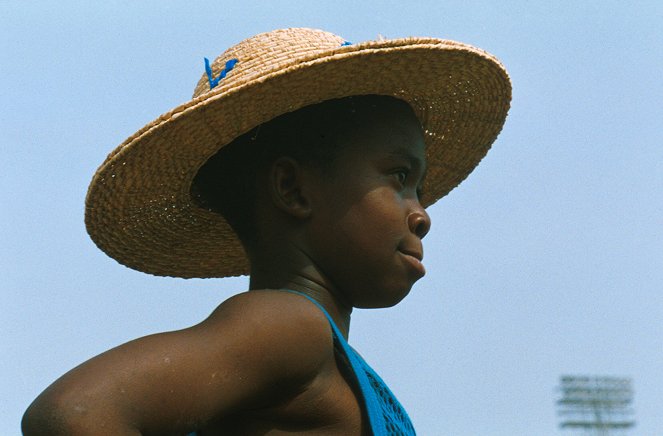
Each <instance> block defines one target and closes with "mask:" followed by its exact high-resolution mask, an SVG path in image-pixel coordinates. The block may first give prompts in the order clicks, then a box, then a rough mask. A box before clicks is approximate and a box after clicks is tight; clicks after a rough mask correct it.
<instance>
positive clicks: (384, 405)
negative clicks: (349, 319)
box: [284, 289, 416, 436]
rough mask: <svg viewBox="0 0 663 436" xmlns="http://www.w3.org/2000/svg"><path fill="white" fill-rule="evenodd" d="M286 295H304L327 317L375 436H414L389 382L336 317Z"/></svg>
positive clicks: (291, 291) (319, 305) (298, 293)
mask: <svg viewBox="0 0 663 436" xmlns="http://www.w3.org/2000/svg"><path fill="white" fill-rule="evenodd" d="M284 291H286V292H290V293H293V294H297V295H301V296H303V297H304V298H307V299H308V300H309V301H311V302H312V303H313V304H315V305H316V306H317V307H318V308H319V309H320V310H321V311H322V313H324V314H325V316H326V317H327V320H328V321H329V325H330V326H331V328H332V333H333V339H334V342H335V343H336V344H337V346H340V351H342V352H343V355H344V356H345V358H346V359H347V360H348V362H349V363H350V366H351V368H350V369H351V370H352V373H353V374H354V376H355V379H356V381H357V384H358V385H359V389H360V391H361V395H362V399H363V401H364V408H365V410H366V415H367V416H368V421H369V424H370V427H371V430H372V432H373V435H375V436H412V435H415V434H416V433H415V431H414V427H413V425H412V422H411V421H410V418H409V416H408V415H407V412H406V411H405V409H404V408H403V406H402V405H401V404H400V403H399V401H398V400H397V399H396V396H395V395H394V394H393V393H392V392H391V390H390V389H389V387H388V386H387V385H386V383H385V382H384V381H383V380H382V379H381V378H380V376H379V375H378V374H377V373H376V372H375V371H374V370H373V368H371V367H370V366H369V365H368V363H366V361H365V360H364V359H363V358H362V357H361V356H360V355H359V353H357V351H355V350H354V348H352V347H351V346H350V344H348V341H346V340H345V337H344V336H343V334H342V333H341V331H340V330H339V329H338V327H337V326H336V323H335V322H334V320H333V318H332V317H331V315H329V313H328V312H327V310H326V309H325V308H324V307H323V306H322V305H321V304H320V303H318V302H317V301H316V300H315V299H314V298H312V297H310V296H308V295H306V294H304V293H302V292H297V291H293V290H290V289H284Z"/></svg>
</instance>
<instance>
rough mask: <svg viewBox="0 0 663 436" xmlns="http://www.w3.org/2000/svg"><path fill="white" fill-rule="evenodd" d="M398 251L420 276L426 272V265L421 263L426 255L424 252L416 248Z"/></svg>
mask: <svg viewBox="0 0 663 436" xmlns="http://www.w3.org/2000/svg"><path fill="white" fill-rule="evenodd" d="M398 252H399V253H400V254H401V256H402V257H403V259H404V260H405V262H406V263H407V264H408V266H409V267H410V268H411V269H412V270H413V271H414V272H415V273H416V275H417V276H419V278H421V277H423V276H424V275H425V274H426V268H425V267H424V264H423V263H421V261H422V259H423V257H424V255H423V253H422V252H420V251H414V250H399V251H398Z"/></svg>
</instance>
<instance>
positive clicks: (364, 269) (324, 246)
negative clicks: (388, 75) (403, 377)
mask: <svg viewBox="0 0 663 436" xmlns="http://www.w3.org/2000/svg"><path fill="white" fill-rule="evenodd" d="M344 141H347V142H346V146H345V147H343V150H342V151H341V152H340V153H339V156H338V157H337V159H336V161H335V162H334V163H333V164H331V166H330V168H328V169H326V170H325V171H321V170H320V168H318V167H316V165H314V164H307V165H303V164H300V163H299V162H297V161H296V160H294V159H292V158H290V157H287V156H284V157H281V158H279V159H278V160H276V161H275V162H274V163H273V165H272V166H271V167H270V168H269V170H268V171H266V172H265V173H264V174H262V175H261V176H260V181H261V183H259V187H260V188H259V189H258V192H257V204H258V207H257V210H256V213H257V217H258V219H257V222H258V231H259V232H260V233H259V234H260V235H261V237H260V238H259V242H257V243H256V244H255V245H254V246H253V247H250V248H249V249H248V254H249V258H250V261H251V271H252V274H251V281H250V289H251V290H250V291H249V292H245V293H242V294H239V295H237V296H235V297H232V298H230V299H228V300H227V301H225V302H223V303H222V304H221V305H220V306H219V307H218V308H217V309H216V310H215V311H214V312H213V313H212V314H211V315H210V316H209V317H208V318H207V319H206V320H204V321H203V322H201V323H200V324H198V325H195V326H193V327H190V328H188V329H184V330H180V331H176V332H169V333H162V334H157V335H152V336H147V337H144V338H141V339H137V340H135V341H132V342H129V343H127V344H124V345H121V346H119V347H117V348H114V349H112V350H110V351H107V352H106V353H103V354H101V355H99V356H97V357H95V358H93V359H91V360H89V361H87V362H85V363H83V364H82V365H80V366H78V367H77V368H75V369H73V370H71V371H70V372H68V373H67V374H65V375H64V376H63V377H61V378H60V379H59V380H57V381H56V382H55V383H53V384H52V385H51V386H50V387H48V388H47V389H46V390H45V391H44V392H43V393H42V394H41V395H40V396H39V397H38V398H37V399H36V400H35V401H34V402H33V404H32V405H31V406H30V407H29V408H28V410H27V411H26V414H25V416H24V420H23V431H24V433H25V434H27V435H39V434H48V435H57V434H67V435H88V434H90V435H125V434H126V435H132V434H135V435H137V434H160V435H171V434H172V435H181V434H186V433H188V432H191V431H194V430H198V431H199V432H200V433H201V434H203V435H205V434H210V435H214V434H233V435H285V434H292V433H299V434H307V435H364V434H369V430H368V428H367V421H366V417H365V414H364V411H363V410H362V405H361V402H360V398H361V397H360V396H359V394H358V392H357V391H356V388H355V387H354V384H353V382H352V381H351V380H352V379H351V377H350V375H349V374H347V370H345V369H344V365H343V364H342V362H341V361H340V360H339V357H338V356H337V355H336V354H335V353H334V350H333V340H332V333H331V328H330V326H329V323H328V321H327V319H326V317H325V316H324V314H323V313H322V312H321V311H320V310H319V309H318V308H317V307H316V306H315V305H314V304H313V303H312V302H310V301H308V300H307V299H305V298H303V297H302V296H300V295H296V294H293V293H289V292H283V291H282V289H291V290H295V291H298V292H301V293H304V294H307V295H309V296H311V297H313V298H314V299H315V300H316V301H318V302H319V303H320V304H322V305H323V307H325V309H326V310H327V311H328V313H329V314H330V315H331V316H332V318H333V319H334V321H335V323H336V324H337V326H338V327H339V328H340V330H341V331H342V333H343V334H344V336H346V337H347V335H348V331H349V326H350V315H351V312H352V308H353V307H389V306H393V305H394V304H396V303H398V302H399V301H400V300H401V299H403V298H404V297H405V296H406V295H407V294H408V293H409V291H410V289H411V287H412V285H413V284H414V282H415V281H416V280H418V279H419V278H421V277H422V276H423V274H424V269H423V265H422V264H421V258H422V256H423V249H422V244H421V239H422V238H423V237H424V236H425V235H426V233H427V232H428V229H429V227H430V218H429V217H428V215H427V214H426V211H425V210H424V209H423V207H422V206H421V204H420V203H419V199H418V189H419V186H420V185H421V183H422V181H423V178H424V173H425V155H424V143H423V135H422V132H421V128H420V125H419V123H418V121H417V119H416V118H415V117H414V115H413V114H412V113H411V112H409V111H404V110H391V109H390V110H387V109H376V113H375V116H373V117H372V120H370V121H369V122H367V123H365V124H364V125H362V126H360V127H358V128H353V129H352V130H349V131H347V134H344Z"/></svg>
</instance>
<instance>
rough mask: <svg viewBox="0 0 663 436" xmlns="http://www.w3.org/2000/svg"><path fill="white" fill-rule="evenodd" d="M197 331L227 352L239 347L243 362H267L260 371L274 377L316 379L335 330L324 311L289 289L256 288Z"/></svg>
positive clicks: (225, 306)
mask: <svg viewBox="0 0 663 436" xmlns="http://www.w3.org/2000/svg"><path fill="white" fill-rule="evenodd" d="M198 329H200V330H201V334H202V335H203V336H207V337H208V338H207V340H206V342H207V344H208V345H212V344H218V346H219V347H220V348H221V349H220V350H219V351H224V356H226V357H227V351H228V350H230V349H235V348H236V350H237V351H238V353H239V352H241V354H242V355H243V356H244V358H241V357H240V358H239V361H240V362H241V361H245V362H246V363H250V364H251V366H253V365H255V363H256V362H257V363H258V364H268V365H269V368H262V370H263V371H264V370H268V371H269V373H270V374H271V375H272V376H276V377H278V376H279V374H280V373H281V372H282V370H285V372H286V373H287V374H286V376H297V375H298V376H299V377H302V378H304V379H306V378H308V377H314V376H315V375H316V374H317V372H318V371H319V370H320V368H321V367H322V366H324V365H325V364H327V363H328V362H329V361H330V359H333V353H334V350H333V336H332V330H331V326H330V324H329V321H328V320H327V318H326V316H325V314H324V313H323V312H322V311H321V310H320V308H318V307H317V306H316V305H315V304H314V303H313V302H311V301H309V300H308V299H307V298H305V297H303V296H301V295H297V294H295V293H291V292H284V291H275V290H255V291H249V292H245V293H242V294H238V295H235V296H234V297H231V298H229V299H228V300H226V301H225V302H223V303H222V304H221V305H219V307H217V309H216V310H215V311H214V312H213V313H212V314H211V315H210V316H209V318H208V319H206V320H205V321H203V322H202V323H201V324H199V326H197V327H194V331H195V330H198ZM249 360H251V362H248V361H249ZM280 370H281V371H280ZM297 373H298V374H297Z"/></svg>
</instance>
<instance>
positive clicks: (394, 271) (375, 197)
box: [309, 109, 430, 307]
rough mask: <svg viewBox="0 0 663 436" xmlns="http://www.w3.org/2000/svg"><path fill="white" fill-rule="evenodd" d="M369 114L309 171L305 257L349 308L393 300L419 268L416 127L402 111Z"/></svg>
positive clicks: (423, 219) (420, 169)
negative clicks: (328, 162)
mask: <svg viewBox="0 0 663 436" xmlns="http://www.w3.org/2000/svg"><path fill="white" fill-rule="evenodd" d="M377 112H378V113H376V115H375V117H373V118H374V119H372V120H371V121H369V122H368V123H364V124H363V125H362V126H360V127H359V128H356V129H353V130H352V131H350V132H348V134H347V135H343V140H344V141H345V144H346V145H345V147H343V149H342V151H341V152H339V155H338V157H337V160H336V161H335V162H334V163H333V165H332V169H331V171H330V172H329V173H325V174H320V175H319V176H318V177H317V180H316V182H315V184H314V185H315V190H314V192H315V193H316V195H315V196H313V200H312V206H313V209H312V211H313V213H312V219H311V226H310V227H309V231H310V233H309V236H310V239H309V240H310V241H312V242H313V245H312V247H311V248H312V249H313V251H314V252H313V253H311V254H312V255H313V259H314V261H315V262H317V264H318V266H319V267H320V268H321V270H322V271H323V273H324V274H325V275H326V276H327V277H328V278H329V279H330V280H331V281H332V283H333V284H334V285H335V286H336V288H337V289H338V290H339V291H340V292H342V293H343V297H344V298H345V299H346V300H347V301H348V302H350V303H351V304H352V305H353V306H355V307H389V306H393V305H394V304H396V303H398V302H399V301H400V300H401V299H403V298H404V297H405V296H406V295H407V294H408V292H409V291H410V288H411V287H412V285H413V284H414V282H415V281H417V280H418V279H420V278H421V277H422V276H423V275H424V273H425V271H424V268H423V265H422V264H421V258H422V256H423V246H422V242H421V240H422V238H423V237H424V236H425V235H426V233H427V232H428V229H429V227H430V217H429V216H428V214H427V213H426V211H425V210H424V208H423V207H422V206H421V204H420V203H419V198H418V194H417V192H418V188H419V187H420V186H421V184H422V182H423V177H424V172H425V165H426V161H425V149H424V140H423V134H422V131H421V127H420V124H419V122H418V120H417V119H416V118H415V116H414V115H413V114H412V113H411V112H410V111H404V110H402V109H400V110H397V111H393V110H390V111H380V110H378V111H377ZM380 112H385V113H380Z"/></svg>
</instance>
